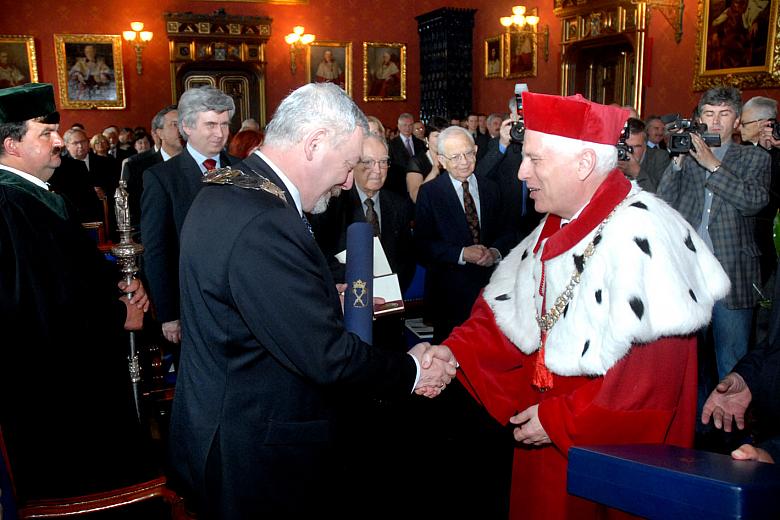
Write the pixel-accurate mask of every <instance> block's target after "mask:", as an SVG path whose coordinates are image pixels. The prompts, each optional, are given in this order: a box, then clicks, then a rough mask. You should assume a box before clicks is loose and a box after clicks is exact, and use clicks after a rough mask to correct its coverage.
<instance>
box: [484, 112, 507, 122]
mask: <svg viewBox="0 0 780 520" xmlns="http://www.w3.org/2000/svg"><path fill="white" fill-rule="evenodd" d="M494 119H500V120H501V121H503V120H504V116H502V115H501V114H499V113H498V112H493V113H492V114H490V115H489V116H487V119H486V120H485V122H486V123H487V124H490V122H491V121H492V120H494Z"/></svg>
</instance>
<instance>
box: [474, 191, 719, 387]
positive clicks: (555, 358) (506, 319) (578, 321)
mask: <svg viewBox="0 0 780 520" xmlns="http://www.w3.org/2000/svg"><path fill="white" fill-rule="evenodd" d="M544 222H545V221H542V223H541V224H540V225H539V227H537V228H536V229H535V230H534V231H533V233H531V235H530V236H528V237H526V239H525V240H523V242H521V243H520V244H519V245H518V246H517V247H516V248H514V249H513V250H512V252H511V253H510V254H509V255H508V256H507V257H506V258H505V259H504V260H503V261H502V262H501V263H500V264H499V266H498V268H497V269H496V271H495V273H494V274H493V277H492V278H491V280H490V283H489V284H488V286H487V287H486V288H485V292H484V298H485V300H486V301H487V302H488V304H489V305H490V307H491V308H492V309H493V313H494V314H495V318H496V323H497V324H498V326H499V327H500V328H501V330H502V331H503V332H504V334H506V336H507V337H508V338H509V339H510V340H511V341H512V342H513V343H514V344H515V345H516V346H517V347H518V348H519V349H520V350H521V351H523V352H525V353H526V354H530V353H532V352H534V351H536V350H537V349H538V348H539V339H540V335H539V326H538V324H537V322H536V317H537V316H538V315H539V314H540V312H541V310H542V309H541V307H542V297H541V296H540V295H539V283H540V277H541V272H542V264H541V260H540V259H541V256H542V252H543V250H544V245H543V246H542V247H540V248H539V251H538V252H537V253H536V254H535V255H534V252H533V248H534V245H535V244H536V242H537V240H538V237H539V235H540V233H541V230H542V228H543V226H544ZM596 227H597V226H596ZM596 227H594V229H593V231H591V232H590V234H588V235H587V236H586V237H585V238H584V239H583V240H582V241H581V242H579V243H578V244H577V245H576V246H575V247H574V248H572V249H571V250H569V251H568V252H566V253H563V254H561V255H559V256H557V257H555V258H551V259H549V260H548V261H547V262H545V278H546V285H547V287H546V295H547V302H546V303H547V309H548V310H549V308H550V307H552V306H553V304H554V303H555V300H556V299H557V298H558V296H559V295H560V294H561V291H562V290H563V289H564V287H566V285H567V284H568V283H569V280H570V279H571V276H572V273H573V272H574V271H575V268H576V267H575V262H574V255H582V253H583V251H584V249H585V247H586V246H587V245H588V244H589V243H590V242H591V240H593V236H594V234H595V232H596ZM601 234H602V236H601V240H600V241H599V242H598V244H597V246H596V250H595V252H594V253H593V256H591V257H590V258H589V259H588V260H586V263H585V267H584V271H583V273H582V279H581V281H580V283H579V284H578V285H577V286H576V287H575V289H574V295H573V296H572V298H571V301H570V302H569V304H568V307H567V309H566V312H565V314H564V315H563V316H561V318H560V319H559V320H558V322H557V323H556V324H555V325H554V326H553V327H552V329H551V330H550V331H549V334H548V336H547V343H546V346H545V350H546V353H545V364H546V365H547V368H549V369H550V371H552V372H553V373H555V374H558V375H562V376H578V375H603V374H605V373H606V372H607V370H609V369H610V367H612V366H613V365H614V364H615V363H617V362H618V361H619V360H620V359H621V358H622V357H623V356H625V355H626V354H627V353H628V351H629V350H630V349H631V346H632V345H634V344H637V343H649V342H651V341H654V340H656V339H658V338H661V337H664V336H679V335H687V334H691V333H693V332H695V331H697V330H698V329H700V328H702V327H704V326H706V325H707V324H708V323H709V321H710V316H711V313H712V306H713V304H714V303H715V301H716V300H719V299H720V298H723V297H724V296H725V295H726V294H727V293H728V291H729V288H730V285H729V279H728V276H726V273H725V272H724V271H723V268H722V267H721V266H720V264H719V263H718V261H717V260H716V259H715V257H714V256H713V255H712V253H711V252H710V251H709V250H708V249H707V246H706V245H705V244H704V242H702V240H701V238H699V236H698V235H697V234H696V231H694V229H693V228H691V226H690V225H688V223H687V222H686V221H685V220H684V219H683V218H682V217H681V216H680V214H679V213H677V212H676V211H675V210H673V209H672V208H671V207H669V206H668V205H667V204H666V203H665V202H663V201H662V200H661V199H659V198H657V197H656V196H655V195H652V194H650V193H647V192H645V191H642V190H641V189H638V188H636V187H635V188H633V189H632V190H631V193H629V195H628V196H627V197H626V200H624V201H623V203H622V205H621V206H620V207H619V209H618V210H617V211H616V212H615V213H614V214H613V215H612V217H611V218H610V220H609V222H607V224H606V226H605V227H604V228H603V230H602V233H601ZM545 245H546V241H545Z"/></svg>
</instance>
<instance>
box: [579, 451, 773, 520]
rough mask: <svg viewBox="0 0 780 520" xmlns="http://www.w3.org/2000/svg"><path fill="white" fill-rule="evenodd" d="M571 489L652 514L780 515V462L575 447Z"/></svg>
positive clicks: (690, 519) (709, 519) (690, 518)
mask: <svg viewBox="0 0 780 520" xmlns="http://www.w3.org/2000/svg"><path fill="white" fill-rule="evenodd" d="M568 490H569V493H571V494H572V495H576V496H579V497H582V498H587V499H589V500H593V501H594V502H598V503H601V504H605V505H607V506H610V507H614V508H617V509H621V510H623V511H626V512H628V513H632V514H634V515H638V516H643V517H647V518H651V519H653V518H658V519H668V518H684V519H685V520H695V519H699V518H700V519H706V520H718V519H732V518H740V519H752V518H755V519H768V518H780V465H774V464H764V463H760V462H750V461H735V460H732V459H731V457H730V456H728V455H720V454H717V453H709V452H705V451H697V450H691V449H685V448H677V447H675V446H665V445H660V444H658V445H656V444H637V445H622V446H591V447H574V448H571V449H570V450H569V468H568Z"/></svg>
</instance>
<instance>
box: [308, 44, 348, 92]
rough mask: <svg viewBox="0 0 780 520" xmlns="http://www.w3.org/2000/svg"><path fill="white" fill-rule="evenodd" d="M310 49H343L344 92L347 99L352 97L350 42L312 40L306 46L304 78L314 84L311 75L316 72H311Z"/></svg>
mask: <svg viewBox="0 0 780 520" xmlns="http://www.w3.org/2000/svg"><path fill="white" fill-rule="evenodd" d="M312 47H332V48H338V49H344V91H345V92H346V93H347V95H348V96H349V97H352V42H337V41H322V40H314V41H313V42H312V43H311V44H310V45H308V46H306V77H307V78H308V80H309V83H314V76H313V74H314V73H315V72H316V71H313V70H312V65H311V48H312ZM324 52H325V51H323V53H324Z"/></svg>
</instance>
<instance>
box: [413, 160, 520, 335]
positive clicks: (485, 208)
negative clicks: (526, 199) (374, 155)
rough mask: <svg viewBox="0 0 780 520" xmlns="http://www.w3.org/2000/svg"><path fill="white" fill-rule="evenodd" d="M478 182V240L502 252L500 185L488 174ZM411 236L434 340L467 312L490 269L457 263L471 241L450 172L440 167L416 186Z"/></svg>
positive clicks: (506, 240) (505, 239)
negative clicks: (430, 312) (423, 280)
mask: <svg viewBox="0 0 780 520" xmlns="http://www.w3.org/2000/svg"><path fill="white" fill-rule="evenodd" d="M477 187H478V190H479V200H480V242H481V244H482V245H484V246H486V247H495V248H497V249H498V250H499V251H500V252H501V254H502V255H503V256H506V254H507V253H508V252H509V247H508V244H509V242H510V237H509V234H508V233H507V232H506V227H505V226H504V222H503V221H502V210H501V195H500V192H499V189H498V186H497V185H496V184H495V183H494V182H492V181H491V180H490V179H487V178H478V179H477ZM414 238H415V246H416V248H417V255H418V259H419V261H420V263H421V264H423V265H424V266H425V268H426V274H425V276H426V294H425V299H426V305H427V304H430V305H431V309H433V315H432V320H433V321H434V329H435V330H434V341H437V340H438V339H444V338H445V337H446V336H447V335H448V334H449V332H450V330H451V329H452V328H453V327H455V326H457V325H459V324H460V323H462V322H463V321H465V320H466V318H468V316H469V314H470V312H471V306H472V305H473V304H474V301H476V299H477V296H478V295H479V291H480V290H481V289H482V288H483V287H484V286H485V285H486V284H487V282H488V280H489V279H490V275H491V274H492V272H493V268H492V267H481V266H478V265H476V264H466V265H459V264H458V259H459V257H460V252H461V250H462V249H463V248H464V247H466V246H470V245H472V244H473V242H472V238H471V232H470V231H469V228H468V225H467V224H466V214H465V212H464V211H463V207H462V206H461V204H460V200H459V199H458V194H457V193H456V191H455V188H454V187H453V186H452V182H451V180H450V176H449V175H448V174H446V173H444V172H443V173H442V174H441V175H439V177H437V178H436V179H434V180H432V181H431V182H428V183H426V184H423V185H422V187H421V188H420V191H419V193H418V195H417V205H416V216H415V228H414Z"/></svg>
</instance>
